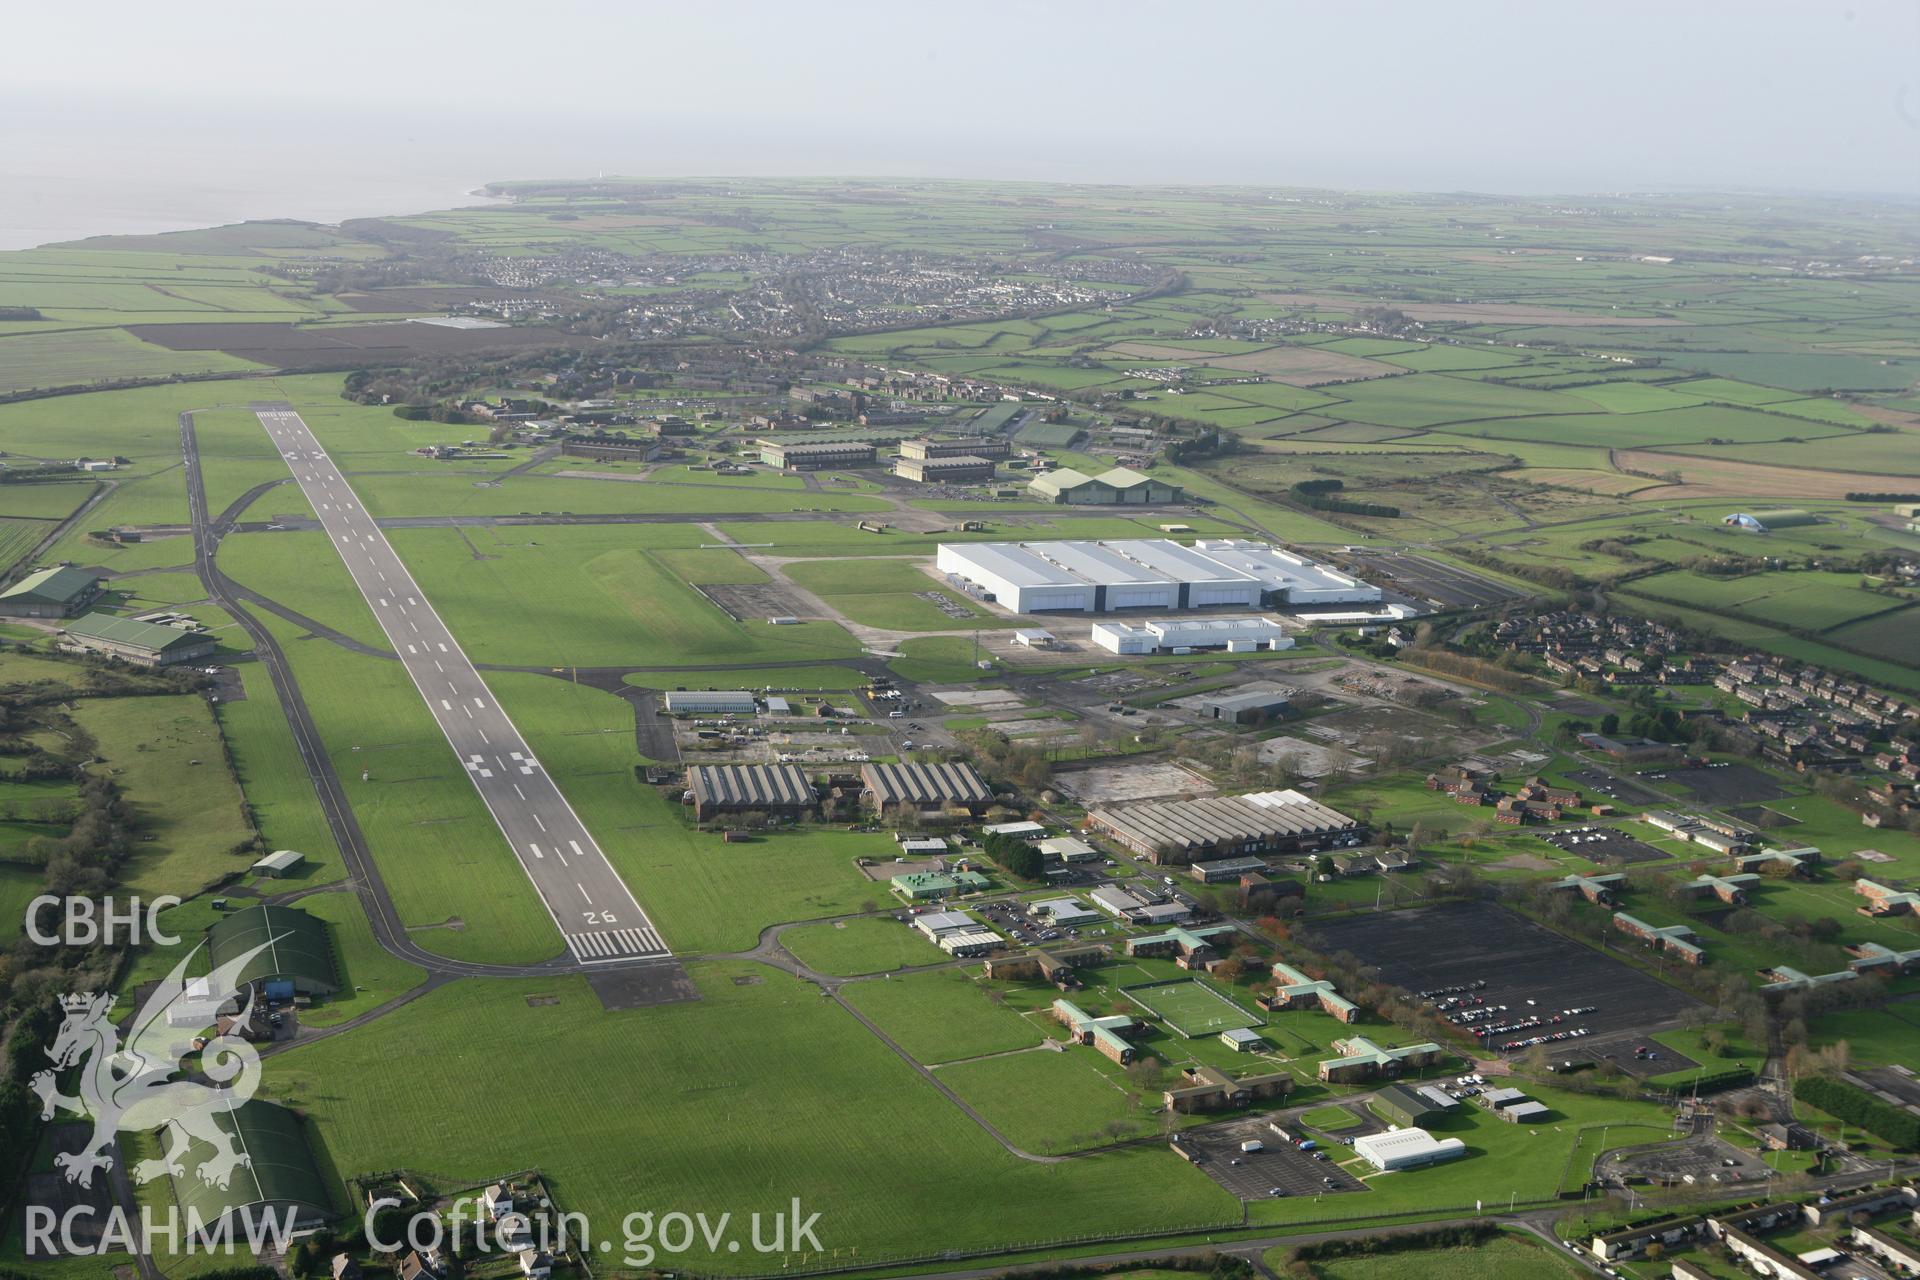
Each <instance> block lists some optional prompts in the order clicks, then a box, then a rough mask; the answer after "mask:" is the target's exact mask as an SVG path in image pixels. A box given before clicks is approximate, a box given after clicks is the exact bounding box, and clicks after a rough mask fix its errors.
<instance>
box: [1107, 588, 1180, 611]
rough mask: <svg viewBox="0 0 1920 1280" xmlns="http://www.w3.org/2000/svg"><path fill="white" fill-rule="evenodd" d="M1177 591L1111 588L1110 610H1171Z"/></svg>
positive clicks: (1108, 603)
mask: <svg viewBox="0 0 1920 1280" xmlns="http://www.w3.org/2000/svg"><path fill="white" fill-rule="evenodd" d="M1176 594H1177V593H1176V591H1175V589H1174V588H1172V587H1109V588H1107V608H1109V609H1171V608H1173V607H1174V600H1175V598H1176Z"/></svg>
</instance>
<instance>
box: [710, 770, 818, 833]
mask: <svg viewBox="0 0 1920 1280" xmlns="http://www.w3.org/2000/svg"><path fill="white" fill-rule="evenodd" d="M687 784H688V787H687V789H688V790H689V791H690V792H691V793H692V795H693V816H694V819H695V820H696V821H699V822H705V821H706V820H707V819H708V818H710V817H712V816H714V815H715V814H720V813H765V814H772V815H778V816H792V815H795V814H801V813H806V812H808V811H810V810H811V809H812V808H813V807H814V806H815V805H816V804H818V803H819V797H818V796H817V795H815V794H814V790H813V784H812V783H811V782H809V781H807V775H806V772H805V771H804V770H802V769H801V768H800V767H799V766H798V765H791V764H701V765H695V766H694V767H693V768H691V769H688V770H687Z"/></svg>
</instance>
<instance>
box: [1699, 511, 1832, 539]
mask: <svg viewBox="0 0 1920 1280" xmlns="http://www.w3.org/2000/svg"><path fill="white" fill-rule="evenodd" d="M1720 523H1721V524H1724V525H1727V526H1730V527H1731V528H1735V529H1745V530H1746V531H1747V532H1749V533H1772V532H1773V531H1774V530H1775V529H1798V528H1801V527H1803V526H1806V525H1810V524H1819V523H1820V518H1819V517H1818V516H1816V515H1814V514H1812V513H1811V512H1807V511H1802V510H1800V509H1799V508H1798V507H1780V508H1777V509H1775V510H1772V511H1752V512H1748V511H1736V512H1734V513H1733V514H1731V515H1729V516H1726V517H1724V518H1723V519H1722V520H1721V521H1720Z"/></svg>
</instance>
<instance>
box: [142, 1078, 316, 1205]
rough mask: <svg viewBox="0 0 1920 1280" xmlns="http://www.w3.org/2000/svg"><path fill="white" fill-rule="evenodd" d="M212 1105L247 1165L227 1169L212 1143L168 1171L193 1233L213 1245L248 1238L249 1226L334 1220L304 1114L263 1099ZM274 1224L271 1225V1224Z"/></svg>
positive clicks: (225, 1097)
mask: <svg viewBox="0 0 1920 1280" xmlns="http://www.w3.org/2000/svg"><path fill="white" fill-rule="evenodd" d="M207 1096H208V1097H209V1098H211V1099H215V1101H214V1102H213V1104H212V1107H211V1113H212V1114H211V1116H210V1119H211V1122H212V1123H213V1124H214V1125H216V1126H218V1127H219V1128H220V1129H221V1130H222V1131H223V1132H225V1133H226V1134H227V1136H228V1137H229V1138H231V1139H232V1145H233V1147H234V1148H235V1149H236V1150H239V1151H242V1152H245V1153H246V1155H247V1157H248V1158H247V1159H246V1160H244V1161H242V1162H240V1163H239V1164H238V1165H236V1166H234V1167H233V1168H231V1169H229V1168H227V1167H226V1166H225V1164H224V1162H222V1163H220V1164H219V1165H218V1166H217V1167H216V1164H215V1162H216V1160H218V1157H219V1156H220V1153H219V1152H217V1151H216V1150H215V1149H214V1148H213V1146H212V1145H210V1144H209V1143H206V1142H193V1143H190V1144H188V1146H187V1149H186V1150H185V1151H184V1152H183V1153H182V1154H181V1158H180V1160H179V1161H178V1162H177V1163H176V1164H175V1166H174V1167H172V1168H169V1169H168V1171H167V1174H168V1178H169V1179H170V1180H171V1181H172V1183H173V1196H174V1202H175V1203H176V1204H178V1205H179V1206H180V1208H181V1211H182V1213H183V1214H184V1215H185V1217H186V1220H187V1222H188V1223H190V1224H193V1225H194V1229H195V1231H196V1233H204V1236H205V1238H206V1239H208V1240H218V1239H220V1238H222V1233H229V1232H230V1233H231V1234H229V1235H226V1236H225V1238H227V1239H235V1240H244V1239H245V1238H246V1234H247V1232H248V1231H249V1230H250V1228H253V1227H258V1228H260V1229H262V1230H263V1231H269V1230H277V1229H280V1228H282V1227H283V1226H285V1227H292V1228H294V1229H296V1230H307V1229H310V1228H314V1227H318V1226H321V1225H322V1224H323V1223H325V1222H326V1221H327V1220H328V1219H330V1218H332V1217H333V1216H334V1215H333V1196H332V1194H331V1193H330V1192H329V1191H328V1189H327V1179H326V1178H325V1176H323V1175H322V1174H321V1172H320V1166H319V1162H318V1161H316V1160H315V1159H314V1154H313V1147H312V1145H311V1143H309V1141H308V1140H307V1134H306V1128H305V1126H304V1124H303V1123H302V1122H301V1119H300V1117H299V1116H297V1115H295V1114H294V1113H293V1112H292V1111H289V1110H287V1109H286V1108H285V1107H282V1106H278V1105H276V1104H274V1103H271V1102H268V1101H266V1100H264V1099H262V1098H249V1099H247V1100H246V1101H244V1102H242V1101H239V1100H237V1099H236V1098H235V1097H234V1095H232V1094H231V1093H227V1094H216V1093H214V1092H213V1091H212V1090H211V1089H209V1090H207ZM270 1223H271V1224H272V1225H271V1227H269V1224H270Z"/></svg>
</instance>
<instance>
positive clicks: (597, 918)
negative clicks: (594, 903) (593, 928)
mask: <svg viewBox="0 0 1920 1280" xmlns="http://www.w3.org/2000/svg"><path fill="white" fill-rule="evenodd" d="M580 914H581V915H583V916H585V917H586V918H587V923H588V924H618V923H620V921H619V920H618V919H617V918H616V917H615V916H614V914H613V912H611V911H582V912H581V913H580Z"/></svg>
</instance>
